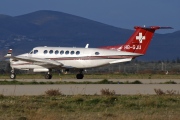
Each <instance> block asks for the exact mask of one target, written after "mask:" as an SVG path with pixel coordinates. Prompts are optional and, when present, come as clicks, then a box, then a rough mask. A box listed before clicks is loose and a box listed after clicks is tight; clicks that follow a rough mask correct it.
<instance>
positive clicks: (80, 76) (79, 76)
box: [76, 74, 84, 79]
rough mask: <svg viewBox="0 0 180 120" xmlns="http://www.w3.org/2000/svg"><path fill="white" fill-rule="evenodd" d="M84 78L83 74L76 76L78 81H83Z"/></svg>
mask: <svg viewBox="0 0 180 120" xmlns="http://www.w3.org/2000/svg"><path fill="white" fill-rule="evenodd" d="M83 77H84V75H83V74H77V75H76V78H77V79H83Z"/></svg>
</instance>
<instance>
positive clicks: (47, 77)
mask: <svg viewBox="0 0 180 120" xmlns="http://www.w3.org/2000/svg"><path fill="white" fill-rule="evenodd" d="M44 77H45V79H51V78H52V75H51V74H46V75H45V76H44Z"/></svg>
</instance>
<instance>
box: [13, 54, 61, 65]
mask: <svg viewBox="0 0 180 120" xmlns="http://www.w3.org/2000/svg"><path fill="white" fill-rule="evenodd" d="M12 59H14V60H22V61H26V62H32V64H34V65H39V66H42V67H45V68H54V67H62V66H63V64H62V63H60V62H57V61H55V60H50V59H45V58H44V59H43V58H34V57H25V56H14V57H12Z"/></svg>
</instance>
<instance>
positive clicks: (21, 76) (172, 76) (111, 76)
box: [0, 73, 180, 79]
mask: <svg viewBox="0 0 180 120" xmlns="http://www.w3.org/2000/svg"><path fill="white" fill-rule="evenodd" d="M75 76H76V74H61V75H58V74H57V73H53V79H76V77H75ZM84 78H85V79H180V75H178V74H168V75H165V74H121V73H119V74H115V73H114V74H109V73H106V74H85V77H84ZM0 79H9V74H3V75H0ZM17 79H44V74H40V73H37V74H17Z"/></svg>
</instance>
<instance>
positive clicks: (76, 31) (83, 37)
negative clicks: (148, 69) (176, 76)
mask: <svg viewBox="0 0 180 120" xmlns="http://www.w3.org/2000/svg"><path fill="white" fill-rule="evenodd" d="M133 27H134V26H132V28H133ZM132 33H133V30H128V29H122V28H117V27H114V26H110V25H106V24H103V23H100V22H96V21H93V20H89V19H86V18H82V17H78V16H74V15H70V14H66V13H62V12H56V11H48V10H41V11H37V12H33V13H29V14H25V15H21V16H15V17H12V16H7V15H0V50H1V53H0V54H1V56H3V55H4V54H5V51H7V49H9V48H13V49H14V52H15V54H19V53H23V52H28V51H30V50H31V49H32V48H33V47H36V46H69V47H73V46H76V47H84V46H85V45H86V44H87V43H89V44H90V47H99V46H106V45H116V44H123V43H124V42H125V41H126V40H127V39H128V38H129V37H130V35H131V34H132ZM179 45H180V31H177V32H174V33H169V34H155V37H154V39H153V41H152V44H151V45H150V48H149V50H148V52H147V55H145V56H144V57H140V59H143V60H161V59H171V58H173V59H174V58H177V57H179V53H178V51H180V48H179Z"/></svg>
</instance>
